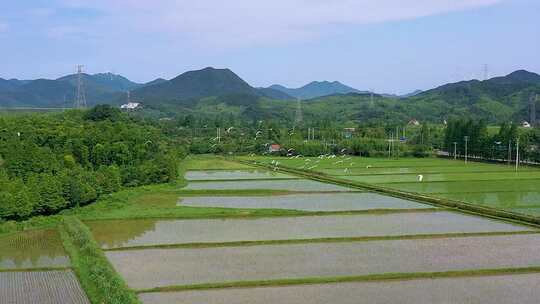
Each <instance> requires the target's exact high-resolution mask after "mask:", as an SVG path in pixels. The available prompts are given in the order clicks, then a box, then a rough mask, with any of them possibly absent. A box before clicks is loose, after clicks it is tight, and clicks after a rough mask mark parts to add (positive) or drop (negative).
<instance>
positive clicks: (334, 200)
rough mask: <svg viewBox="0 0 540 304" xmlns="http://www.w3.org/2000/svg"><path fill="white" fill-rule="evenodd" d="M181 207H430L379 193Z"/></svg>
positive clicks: (193, 200) (188, 202)
mask: <svg viewBox="0 0 540 304" xmlns="http://www.w3.org/2000/svg"><path fill="white" fill-rule="evenodd" d="M178 205H179V206H192V207H222V208H246V209H248V208H267V209H294V210H303V211H359V210H372V209H393V210H396V209H426V208H433V207H432V206H430V205H426V204H420V203H416V202H412V201H408V200H404V199H400V198H395V197H389V196H383V195H380V194H376V193H368V192H363V193H332V194H329V193H310V194H289V195H273V196H222V197H219V196H217V197H212V196H206V197H205V196H199V197H185V198H182V199H181V200H180V201H179V202H178Z"/></svg>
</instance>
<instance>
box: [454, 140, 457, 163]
mask: <svg viewBox="0 0 540 304" xmlns="http://www.w3.org/2000/svg"><path fill="white" fill-rule="evenodd" d="M456 159H457V142H454V160H456Z"/></svg>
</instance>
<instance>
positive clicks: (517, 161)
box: [516, 137, 519, 171]
mask: <svg viewBox="0 0 540 304" xmlns="http://www.w3.org/2000/svg"><path fill="white" fill-rule="evenodd" d="M518 168H519V137H518V138H517V139H516V171H517V170H518Z"/></svg>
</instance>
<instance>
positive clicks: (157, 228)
mask: <svg viewBox="0 0 540 304" xmlns="http://www.w3.org/2000/svg"><path fill="white" fill-rule="evenodd" d="M144 222H146V221H143V220H131V221H130V220H123V221H102V222H91V223H89V226H90V227H92V230H93V232H94V235H95V238H96V240H97V241H98V242H99V243H101V244H102V246H104V247H105V248H111V247H112V248H114V247H129V246H151V245H167V244H189V243H221V242H241V241H265V240H295V239H316V238H354V237H377V236H379V237H380V236H399V235H419V234H448V233H482V232H484V233H485V232H501V231H502V232H511V231H514V232H516V231H534V230H533V229H529V228H526V227H523V226H515V225H510V224H506V223H503V222H497V221H492V220H488V219H483V218H478V217H473V216H467V215H461V214H457V213H451V212H428V213H397V214H378V215H370V214H367V215H365V214H364V215H361V214H359V215H342V216H333V215H329V216H303V217H275V218H259V219H216V220H160V221H157V220H156V221H154V225H153V226H154V227H153V229H150V230H148V231H146V232H145V233H143V234H139V235H138V236H135V237H133V238H132V239H129V240H127V241H126V240H125V239H123V238H120V239H115V238H114V237H115V236H116V235H118V234H117V233H116V231H118V230H120V231H123V230H124V229H125V227H126V226H128V227H130V226H132V227H136V226H139V225H143V226H144V225H146V224H145V223H144ZM381 223H384V225H381Z"/></svg>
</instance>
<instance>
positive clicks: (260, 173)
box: [185, 170, 297, 181]
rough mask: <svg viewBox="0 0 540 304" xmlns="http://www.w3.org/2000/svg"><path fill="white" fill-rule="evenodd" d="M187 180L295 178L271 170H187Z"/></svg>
mask: <svg viewBox="0 0 540 304" xmlns="http://www.w3.org/2000/svg"><path fill="white" fill-rule="evenodd" d="M185 177H186V179H187V180H191V181H196V180H228V179H235V180H236V179H292V178H297V177H294V176H291V175H286V174H282V173H278V172H273V171H264V170H209V171H188V172H186V175H185Z"/></svg>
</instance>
